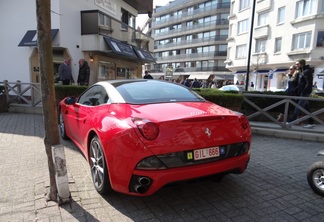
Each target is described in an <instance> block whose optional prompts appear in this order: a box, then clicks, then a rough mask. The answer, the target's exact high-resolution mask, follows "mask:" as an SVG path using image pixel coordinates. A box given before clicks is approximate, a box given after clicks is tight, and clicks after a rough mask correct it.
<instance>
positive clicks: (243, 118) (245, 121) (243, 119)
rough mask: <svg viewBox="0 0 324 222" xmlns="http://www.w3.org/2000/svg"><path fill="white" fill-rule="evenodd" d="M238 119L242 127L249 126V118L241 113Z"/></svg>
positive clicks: (246, 127)
mask: <svg viewBox="0 0 324 222" xmlns="http://www.w3.org/2000/svg"><path fill="white" fill-rule="evenodd" d="M239 121H240V123H241V126H242V128H243V129H248V128H249V127H250V123H249V120H248V119H247V117H246V116H245V115H241V116H240V117H239Z"/></svg>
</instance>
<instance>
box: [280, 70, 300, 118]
mask: <svg viewBox="0 0 324 222" xmlns="http://www.w3.org/2000/svg"><path fill="white" fill-rule="evenodd" d="M299 72H300V71H299V70H298V69H297V67H296V65H292V66H290V68H289V72H288V82H287V89H286V91H285V92H286V93H287V96H296V89H297V86H298V80H299ZM283 113H284V110H283V112H282V113H280V114H279V115H278V118H277V120H278V121H279V122H282V121H283V120H284V114H283Z"/></svg>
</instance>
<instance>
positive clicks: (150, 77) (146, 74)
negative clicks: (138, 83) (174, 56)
mask: <svg viewBox="0 0 324 222" xmlns="http://www.w3.org/2000/svg"><path fill="white" fill-rule="evenodd" d="M143 79H153V77H152V76H151V75H150V74H149V73H148V71H145V75H144V77H143Z"/></svg>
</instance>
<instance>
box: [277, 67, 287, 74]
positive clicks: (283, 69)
mask: <svg viewBox="0 0 324 222" xmlns="http://www.w3.org/2000/svg"><path fill="white" fill-rule="evenodd" d="M288 69H289V68H278V69H275V70H273V73H278V72H281V73H283V72H287V70H288Z"/></svg>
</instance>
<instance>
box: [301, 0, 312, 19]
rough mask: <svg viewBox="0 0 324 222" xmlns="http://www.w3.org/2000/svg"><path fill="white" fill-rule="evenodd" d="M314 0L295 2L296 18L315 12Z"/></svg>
mask: <svg viewBox="0 0 324 222" xmlns="http://www.w3.org/2000/svg"><path fill="white" fill-rule="evenodd" d="M315 7H316V0H301V1H298V2H297V3H296V18H300V17H303V16H307V15H312V14H316V12H317V11H316V8H315Z"/></svg>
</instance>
